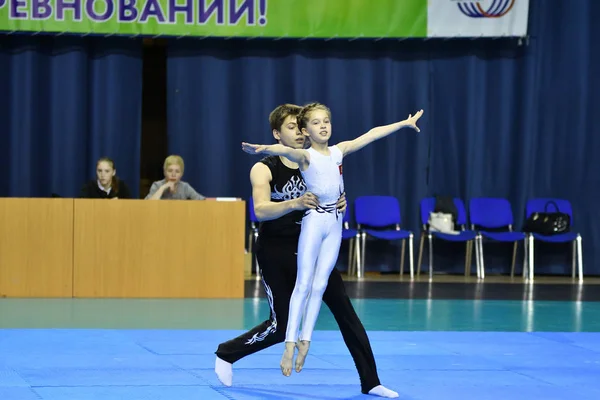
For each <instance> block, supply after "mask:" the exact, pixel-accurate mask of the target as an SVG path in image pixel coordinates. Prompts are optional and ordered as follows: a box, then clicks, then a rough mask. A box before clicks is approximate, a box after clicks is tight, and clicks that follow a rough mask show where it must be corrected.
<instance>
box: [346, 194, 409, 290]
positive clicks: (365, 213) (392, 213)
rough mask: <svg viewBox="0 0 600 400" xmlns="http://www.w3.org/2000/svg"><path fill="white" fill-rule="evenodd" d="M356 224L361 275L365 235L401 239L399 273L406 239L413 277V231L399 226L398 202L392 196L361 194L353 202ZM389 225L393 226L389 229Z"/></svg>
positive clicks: (401, 272)
mask: <svg viewBox="0 0 600 400" xmlns="http://www.w3.org/2000/svg"><path fill="white" fill-rule="evenodd" d="M354 207H355V214H354V215H355V217H356V224H357V226H358V231H359V234H360V235H361V242H362V243H361V247H362V249H361V250H362V251H361V253H362V254H361V255H362V261H361V262H360V265H359V267H360V268H359V269H363V271H361V272H360V276H362V275H363V272H364V267H365V250H366V241H367V235H369V236H371V237H373V238H376V239H380V240H387V241H395V240H401V241H402V250H401V252H402V253H401V256H400V274H401V275H402V274H403V273H404V253H405V247H406V239H408V253H409V264H410V277H411V279H413V278H414V258H413V237H414V235H413V233H412V232H411V231H407V230H403V229H402V228H401V222H402V220H401V217H400V203H399V202H398V199H396V198H395V197H392V196H361V197H358V198H357V199H356V201H355V202H354ZM390 227H393V228H391V229H390Z"/></svg>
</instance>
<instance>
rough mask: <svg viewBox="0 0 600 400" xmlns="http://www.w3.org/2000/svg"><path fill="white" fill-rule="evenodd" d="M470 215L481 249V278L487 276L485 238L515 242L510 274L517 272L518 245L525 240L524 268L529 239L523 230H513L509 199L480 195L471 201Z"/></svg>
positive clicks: (491, 240)
mask: <svg viewBox="0 0 600 400" xmlns="http://www.w3.org/2000/svg"><path fill="white" fill-rule="evenodd" d="M469 216H470V219H471V229H473V230H474V231H476V232H477V233H478V235H477V236H478V237H477V242H476V244H475V245H476V246H478V250H479V268H480V270H481V278H484V277H485V262H484V257H483V240H484V239H486V240H489V241H490V242H501V243H513V255H512V264H511V267H510V276H514V274H515V262H516V259H517V247H518V244H519V242H520V241H523V248H524V250H525V251H524V253H525V257H524V261H523V268H525V263H526V262H527V261H526V260H527V241H526V235H525V234H524V233H523V232H515V231H513V225H514V218H513V212H512V207H511V205H510V202H509V201H508V200H507V199H501V198H491V197H479V198H474V199H471V201H470V202H469Z"/></svg>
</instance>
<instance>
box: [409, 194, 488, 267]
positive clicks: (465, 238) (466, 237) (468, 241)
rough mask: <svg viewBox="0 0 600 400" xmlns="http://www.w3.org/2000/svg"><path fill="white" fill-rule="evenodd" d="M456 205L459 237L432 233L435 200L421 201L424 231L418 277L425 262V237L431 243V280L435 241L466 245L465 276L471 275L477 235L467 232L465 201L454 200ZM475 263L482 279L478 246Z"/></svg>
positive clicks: (418, 263) (428, 198) (420, 241)
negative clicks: (431, 215) (474, 243)
mask: <svg viewBox="0 0 600 400" xmlns="http://www.w3.org/2000/svg"><path fill="white" fill-rule="evenodd" d="M454 205H455V206H456V211H457V212H458V216H457V221H456V223H457V225H458V228H459V232H460V233H459V234H458V235H452V234H447V233H441V232H436V231H432V230H430V229H429V215H430V214H431V213H432V212H433V210H434V209H435V198H434V197H427V198H425V199H423V200H421V224H422V225H423V229H422V231H421V238H420V240H419V261H418V262H417V268H418V269H417V276H418V275H420V274H421V261H422V260H423V246H424V244H425V237H427V239H428V243H429V279H432V278H433V239H440V240H445V241H449V242H459V243H465V245H466V252H465V276H468V275H470V274H471V262H472V260H471V254H472V253H473V242H475V240H476V238H477V234H476V233H475V232H474V231H470V230H467V229H466V227H467V211H466V210H465V205H464V203H463V201H462V200H461V199H459V198H455V199H454ZM475 247H476V248H475V253H476V254H475V261H476V262H477V277H480V268H479V257H478V254H477V246H475Z"/></svg>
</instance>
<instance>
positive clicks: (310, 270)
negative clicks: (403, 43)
mask: <svg viewBox="0 0 600 400" xmlns="http://www.w3.org/2000/svg"><path fill="white" fill-rule="evenodd" d="M422 115H423V110H420V111H419V112H417V113H416V114H415V115H414V116H413V115H409V116H408V118H407V119H405V120H404V121H400V122H396V123H394V124H391V125H385V126H379V127H376V128H373V129H371V130H370V131H368V132H367V133H365V134H363V135H361V136H359V137H358V138H356V139H354V140H350V141H345V142H341V143H338V144H337V145H334V146H329V139H330V138H331V111H330V110H329V108H327V107H326V106H325V105H323V104H320V103H311V104H308V105H306V106H304V108H303V109H302V111H301V112H300V115H298V128H299V129H300V131H301V132H302V133H303V134H304V135H305V136H307V137H308V138H309V139H310V143H311V145H310V147H309V148H308V149H292V148H290V147H286V146H283V145H281V144H272V145H257V144H249V143H242V150H244V151H245V152H246V153H249V154H268V155H278V156H283V157H286V158H288V159H289V160H290V161H293V162H295V163H297V164H298V165H299V167H300V172H301V174H302V177H303V178H304V181H305V183H306V186H307V191H309V192H311V193H313V194H314V195H316V196H317V199H318V202H319V205H318V206H317V207H316V208H314V209H309V210H308V211H307V212H306V213H305V215H304V217H303V219H302V229H301V231H300V240H299V242H298V274H297V277H296V284H295V286H294V291H293V292H292V297H291V300H290V307H289V316H288V324H287V330H286V338H285V351H284V353H283V357H282V359H281V365H280V366H281V372H282V373H283V375H285V376H290V375H291V373H292V360H293V358H294V351H295V348H297V349H298V355H297V357H296V372H300V371H301V370H302V367H303V366H304V361H305V359H306V356H307V354H308V348H309V346H310V340H311V337H312V332H313V330H314V327H315V324H316V322H317V317H318V316H319V311H320V309H321V302H322V297H323V293H324V292H325V288H326V287H327V282H328V280H329V275H330V273H331V271H332V270H333V268H334V267H335V264H336V262H337V257H338V254H339V250H340V245H341V242H342V221H343V215H340V212H339V211H338V210H337V208H336V206H335V205H336V202H337V200H338V199H339V197H340V195H341V194H342V193H343V192H344V181H343V177H342V160H343V158H344V157H345V156H347V155H348V154H351V153H354V152H355V151H358V150H360V149H362V148H363V147H365V146H366V145H368V144H370V143H372V142H374V141H375V140H378V139H381V138H384V137H386V136H388V135H390V134H392V133H394V132H396V131H397V130H399V129H401V128H413V129H414V130H416V131H417V132H420V130H419V128H418V127H417V125H416V123H417V121H418V120H419V118H421V116H422ZM303 315H304V318H302V317H303ZM301 320H302V333H301V334H300V335H298V331H299V327H300V321H301Z"/></svg>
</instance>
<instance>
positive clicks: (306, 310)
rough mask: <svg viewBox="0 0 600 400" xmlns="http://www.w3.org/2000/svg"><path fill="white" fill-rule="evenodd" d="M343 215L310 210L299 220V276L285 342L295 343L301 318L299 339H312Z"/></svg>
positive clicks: (334, 257) (335, 252)
mask: <svg viewBox="0 0 600 400" xmlns="http://www.w3.org/2000/svg"><path fill="white" fill-rule="evenodd" d="M342 220H343V214H342V213H340V212H338V211H337V210H334V211H333V212H331V213H329V212H318V211H316V210H310V211H309V212H308V213H307V215H305V216H304V218H303V219H302V231H301V232H300V240H299V242H298V275H297V276H296V285H295V286H294V291H293V292H292V297H291V299H290V309H289V315H288V323H287V330H286V335H285V341H286V342H297V341H298V331H299V330H300V320H301V319H302V334H301V335H300V340H311V337H312V333H313V330H314V328H315V324H316V323H317V318H318V316H319V311H320V310H321V302H322V299H323V293H325V289H326V288H327V282H328V281H329V275H330V274H331V271H332V270H333V268H334V267H335V263H336V262H337V258H338V254H339V252H340V245H341V243H342Z"/></svg>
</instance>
